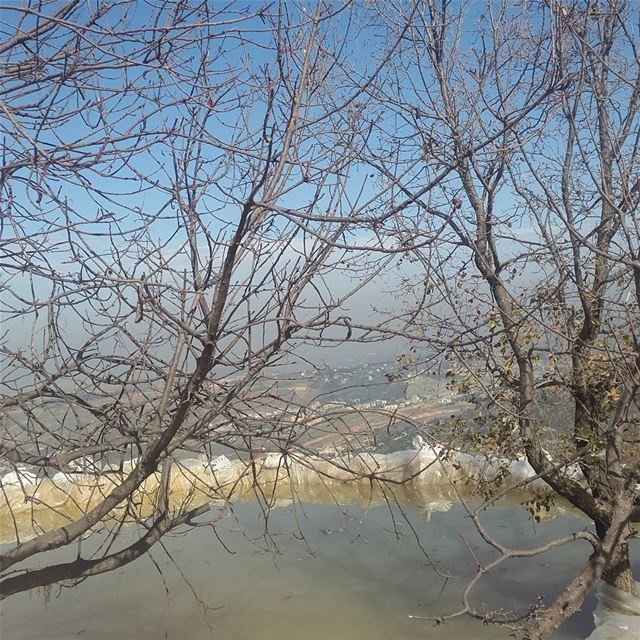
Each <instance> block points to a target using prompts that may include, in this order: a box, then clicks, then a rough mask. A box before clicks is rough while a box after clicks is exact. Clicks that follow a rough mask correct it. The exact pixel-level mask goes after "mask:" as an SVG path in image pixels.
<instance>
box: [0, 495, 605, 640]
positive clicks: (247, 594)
mask: <svg viewBox="0 0 640 640" xmlns="http://www.w3.org/2000/svg"><path fill="white" fill-rule="evenodd" d="M423 516H424V514H423V512H421V511H420V509H419V508H418V507H416V506H408V507H403V508H402V510H401V509H399V508H398V507H395V508H392V509H391V510H390V509H389V508H388V507H385V506H375V507H372V508H370V509H367V508H366V507H363V506H358V505H353V506H342V507H341V508H338V507H337V506H336V505H329V504H304V503H303V504H296V505H289V506H286V507H278V508H276V509H273V510H271V511H270V512H269V523H268V529H269V536H267V537H266V538H265V536H264V531H265V519H264V514H263V512H262V511H261V509H260V508H259V507H258V505H257V504H255V503H253V504H252V503H247V504H239V505H237V506H235V507H234V508H233V512H232V513H229V514H228V515H227V516H226V517H225V518H224V519H223V520H221V521H220V522H219V523H218V525H217V526H216V533H217V536H219V538H220V540H221V541H222V542H223V543H224V544H221V542H220V541H219V540H218V539H217V537H216V533H214V531H213V530H212V529H211V528H209V527H207V528H200V529H196V530H192V531H189V533H188V535H183V536H181V535H174V536H171V537H168V538H165V539H164V541H163V543H164V547H165V548H164V549H163V548H162V547H161V546H160V545H156V547H154V548H153V550H152V553H151V555H150V556H147V557H143V558H141V559H139V560H137V561H136V562H134V563H132V564H130V565H128V566H127V567H125V568H123V569H121V570H119V571H116V572H113V573H110V574H105V575H102V576H98V577H94V578H91V579H89V580H87V581H85V582H84V583H83V584H81V585H80V586H78V587H74V588H65V589H61V590H58V589H57V588H53V589H52V590H51V591H50V592H49V593H48V594H45V593H44V592H43V591H41V590H40V591H35V592H32V593H30V594H21V595H17V596H13V597H11V598H9V599H8V600H6V601H5V602H4V603H3V604H2V609H1V631H2V639H3V640H18V639H26V638H29V639H35V638H48V639H51V640H62V639H65V640H66V639H69V638H83V639H95V640H111V639H113V638H119V639H129V638H131V639H133V638H136V639H145V640H146V639H149V640H151V639H154V640H155V639H157V638H167V639H175V640H192V639H193V640H195V639H205V638H206V639H212V638H213V639H216V638H218V639H220V640H250V639H251V640H253V639H260V640H271V639H273V640H293V639H299V638H305V639H306V638H308V639H310V640H314V639H317V640H328V639H336V640H365V639H367V640H378V639H380V640H383V639H384V640H390V639H393V640H404V639H407V640H409V639H411V640H415V639H416V638H428V639H432V638H433V639H436V638H437V639H442V640H444V639H447V640H452V639H458V638H465V640H466V639H469V640H471V639H484V638H487V639H489V638H491V639H494V638H508V637H509V632H508V631H507V630H501V629H498V628H496V627H486V626H483V625H482V624H481V623H478V622H475V621H473V620H470V619H469V618H463V619H460V620H458V621H455V622H452V623H449V624H447V625H442V626H439V627H438V628H434V627H433V624H432V623H431V622H423V621H419V620H415V619H411V618H410V617H409V616H410V615H414V616H429V615H438V614H440V613H443V612H450V611H453V610H454V609H455V608H456V607H458V606H459V596H460V593H461V590H462V588H463V587H464V585H465V584H466V581H467V580H468V579H469V578H470V577H471V576H472V575H473V571H474V560H473V557H472V555H471V552H470V551H469V548H468V547H467V544H468V545H469V547H470V548H471V549H472V550H473V552H474V553H475V554H477V555H478V557H479V558H481V559H483V560H486V559H488V558H490V557H492V554H491V552H490V551H489V550H488V549H487V548H486V546H485V545H483V544H482V543H481V541H480V540H479V537H478V535H477V533H476V532H475V529H474V527H473V525H472V523H471V522H470V521H469V519H468V518H467V517H466V515H465V511H464V509H463V508H462V507H461V506H459V505H455V506H453V507H452V508H451V510H450V511H448V512H443V513H434V514H432V516H431V518H430V519H429V520H427V519H425V518H424V517H423ZM485 522H486V524H487V526H488V528H489V529H490V531H491V532H493V533H494V534H496V535H497V536H498V537H499V539H500V541H501V542H503V543H505V544H511V545H520V546H529V545H534V544H540V543H541V542H542V541H543V540H545V539H549V538H551V537H553V536H557V535H559V534H563V533H566V532H569V531H572V530H576V529H581V528H583V527H584V524H583V523H581V522H579V521H576V520H573V519H570V518H562V517H557V518H555V519H554V520H552V521H549V522H545V523H542V524H540V525H535V526H534V525H533V523H532V522H531V521H530V520H529V519H528V517H527V514H526V513H524V512H523V511H522V510H520V509H517V508H505V509H498V510H495V511H493V512H492V513H491V514H488V515H487V516H486V517H485ZM134 533H135V532H134V531H133V530H132V529H128V530H126V532H125V533H124V535H123V536H122V540H121V542H122V544H123V545H124V544H125V543H126V541H127V540H126V539H130V538H131V537H132V536H133V534H134ZM465 540H466V543H465ZM96 542H97V540H93V541H85V542H84V543H83V554H84V555H88V553H89V551H90V548H91V545H92V544H96ZM225 546H226V548H227V549H226V550H225ZM421 547H422V549H421ZM588 553H589V549H588V548H587V547H586V546H584V545H581V544H580V545H579V544H574V545H571V546H569V547H564V548H562V549H560V550H558V551H555V552H552V553H550V554H547V555H545V556H543V557H539V558H534V559H531V560H526V561H525V560H522V561H513V562H510V563H508V564H505V565H504V566H501V567H500V568H499V569H498V571H497V572H495V573H493V574H491V575H489V576H487V577H486V579H484V580H483V581H482V582H481V584H480V587H479V588H478V589H477V590H476V591H475V592H474V594H475V595H474V602H475V603H476V604H477V605H478V606H479V607H480V606H483V603H484V604H485V605H486V606H487V607H488V608H495V607H501V608H502V609H507V610H511V609H513V610H519V609H520V610H521V609H522V607H523V606H526V603H527V602H529V601H530V600H531V599H532V598H533V597H534V596H535V594H536V593H538V592H541V591H544V593H545V596H547V597H552V596H553V595H554V594H555V593H556V592H557V591H558V590H559V589H560V587H561V586H562V583H563V581H564V580H566V578H567V576H570V575H571V574H572V573H573V572H575V571H576V569H577V567H578V566H579V563H580V561H581V560H583V559H584V558H585V557H586V556H587V555H588ZM71 558H72V554H71V553H70V550H66V551H65V552H59V554H58V556H57V558H56V560H57V561H61V560H67V559H71ZM434 566H435V567H436V569H437V571H436V569H434ZM438 573H440V574H443V575H447V576H450V577H449V578H448V579H444V578H443V577H441V576H440V575H438ZM592 608H593V600H592V599H589V601H588V602H587V606H586V607H585V610H584V611H583V612H582V613H581V614H580V615H579V616H577V617H576V619H574V620H573V621H571V622H570V623H569V624H568V625H566V626H565V628H563V630H562V632H561V633H559V634H557V636H556V637H557V638H579V637H585V636H586V635H587V634H588V633H589V631H590V630H591V628H592V626H593V625H592V621H591V610H592Z"/></svg>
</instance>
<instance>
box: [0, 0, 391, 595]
mask: <svg viewBox="0 0 640 640" xmlns="http://www.w3.org/2000/svg"><path fill="white" fill-rule="evenodd" d="M360 28H361V23H360V22H359V21H358V20H356V19H355V18H354V15H353V6H352V5H351V3H350V2H344V3H337V4H335V5H328V4H327V5H325V3H323V2H322V1H319V2H318V3H316V5H315V6H314V7H309V6H307V4H306V3H300V4H299V5H294V4H293V3H285V4H281V5H276V4H275V3H272V4H268V3H267V4H264V5H251V4H250V5H242V4H241V3H237V4H236V3H233V2H232V3H229V4H227V5H225V4H220V5H218V4H217V3H213V6H212V4H211V3H208V2H201V3H200V2H198V3H185V2H182V1H179V0H176V1H172V0H171V1H170V0H167V1H163V2H160V3H146V2H145V3H140V2H133V1H131V2H129V1H123V2H113V3H98V4H95V5H93V4H92V3H80V2H77V1H76V0H72V1H70V2H67V3H65V4H60V3H58V2H40V3H36V4H32V3H26V4H16V5H15V6H12V7H9V8H4V9H3V22H2V43H1V44H0V53H1V54H2V69H3V78H4V81H3V85H2V88H1V89H0V123H1V124H0V126H1V127H2V136H3V140H4V147H3V148H4V152H3V162H2V172H1V177H0V180H1V185H0V186H1V190H2V207H3V211H2V241H1V242H2V245H1V246H2V257H1V263H2V268H3V276H2V285H1V286H2V307H3V308H2V313H3V317H4V324H3V331H4V334H3V336H2V358H3V362H2V371H3V379H2V385H3V386H2V393H3V395H2V425H3V430H2V440H1V443H0V457H1V460H2V463H3V466H4V467H5V473H6V471H8V470H10V469H13V472H12V474H13V475H11V474H9V475H10V476H11V477H12V478H13V480H11V482H10V484H11V486H7V483H6V482H5V484H4V485H3V486H2V488H1V489H2V493H3V495H4V497H5V499H7V500H8V498H7V495H8V493H7V492H8V491H9V489H11V490H15V489H16V487H19V488H20V489H22V490H23V492H22V493H23V494H24V495H23V497H21V498H20V502H21V503H22V504H23V506H24V503H27V504H28V505H30V509H31V512H30V513H31V515H30V518H31V521H32V526H31V530H30V531H31V533H30V536H29V537H28V539H22V538H21V531H22V529H21V526H19V525H18V523H17V522H16V519H15V514H13V516H12V513H11V502H10V501H8V502H7V504H8V512H7V513H5V514H4V516H5V517H6V519H7V520H8V521H11V519H12V517H13V522H14V538H15V539H16V543H15V545H14V546H11V547H10V548H7V549H5V550H4V552H3V554H2V556H1V557H0V570H1V571H2V576H3V579H2V580H1V581H0V594H2V595H3V596H4V597H6V596H7V595H10V594H12V593H16V592H19V591H23V590H25V589H29V588H32V587H34V586H40V585H47V584H50V583H51V582H54V581H59V580H63V579H83V578H85V577H88V576H91V575H95V574H97V573H101V572H104V571H108V570H111V569H113V568H116V567H118V566H121V565H123V564H126V563H128V562H130V561H132V560H134V559H135V558H137V557H139V556H140V555H141V554H142V553H144V552H145V551H146V550H147V549H148V548H149V547H150V546H151V545H153V544H154V543H155V542H157V541H158V540H159V539H160V538H161V536H162V535H164V534H165V533H166V532H168V531H170V530H172V529H174V528H175V527H176V526H179V525H184V524H190V523H191V524H193V523H194V518H195V517H196V516H199V515H201V514H203V513H204V512H205V511H206V510H207V509H208V506H207V504H208V502H211V501H213V500H216V499H217V500H226V499H228V498H229V496H230V495H232V493H233V489H234V487H233V486H232V487H226V488H225V491H221V490H220V488H219V487H216V486H209V487H200V489H199V490H200V492H201V493H202V492H204V493H205V494H206V495H207V497H208V501H205V504H202V500H200V501H199V502H198V503H197V504H196V503H194V502H193V501H189V500H187V501H185V502H184V503H180V504H178V505H176V504H174V502H175V501H174V502H172V497H171V478H172V477H173V476H172V474H174V475H175V472H176V471H175V469H176V467H175V465H176V460H177V459H179V458H180V457H183V458H184V456H185V454H188V452H194V453H200V454H203V457H204V458H205V459H206V460H210V459H213V458H215V455H216V453H218V454H219V453H220V452H221V450H222V449H221V447H224V448H225V449H224V450H225V451H227V452H228V451H234V452H236V453H237V455H238V456H239V457H240V458H241V459H242V460H243V461H244V463H245V476H246V479H247V480H248V482H249V484H251V480H252V478H253V477H254V476H255V473H256V466H255V458H256V455H257V453H258V452H261V451H264V450H265V449H266V450H269V451H274V450H275V451H277V452H281V453H283V454H289V453H291V452H293V451H295V448H296V446H302V445H301V444H300V443H301V437H302V436H303V435H304V429H305V426H304V422H303V421H302V420H301V416H303V409H304V407H301V406H295V405H294V404H292V403H291V398H289V397H280V396H279V395H278V393H279V392H278V389H277V388H276V387H275V386H274V385H273V383H272V378H270V374H269V371H272V370H273V368H274V367H277V366H280V365H286V364H291V363H295V362H296V361H298V362H299V360H296V358H298V357H299V356H298V355H297V352H296V348H297V346H298V345H300V344H311V345H314V346H322V345H323V344H325V343H327V344H330V345H331V346H336V345H339V344H341V343H342V342H344V341H345V340H348V339H350V338H352V329H351V326H350V323H349V319H348V318H345V316H344V313H343V312H341V309H342V308H343V307H344V305H345V302H346V301H348V300H349V299H350V298H351V297H352V296H353V295H355V294H356V293H357V292H358V291H359V290H360V289H361V288H362V287H363V286H365V285H366V283H367V282H369V281H370V280H371V279H372V278H373V277H375V275H376V274H377V273H379V272H381V271H382V270H383V269H384V268H385V266H386V265H387V264H388V263H389V261H390V260H393V259H395V258H394V256H395V254H396V253H397V252H398V251H400V249H399V248H398V246H397V242H396V239H395V237H394V236H392V235H390V234H387V237H388V238H389V240H390V241H389V243H388V244H389V246H388V247H387V249H388V250H387V253H384V251H385V246H380V247H379V249H380V250H381V251H382V252H383V253H382V258H381V259H380V258H377V259H376V260H375V261H374V260H370V259H369V257H368V256H369V252H370V249H371V246H370V245H369V244H367V243H365V244H364V245H363V246H359V245H358V232H359V229H361V228H363V227H366V226H367V225H370V224H372V222H374V221H375V218H376V215H377V214H371V213H369V212H368V208H367V207H368V206H369V202H370V201H373V200H375V198H376V194H377V193H378V192H377V191H376V187H374V186H370V185H369V184H368V182H367V180H368V178H367V177H366V174H361V173H359V172H358V171H357V170H355V169H354V166H355V165H354V163H355V161H356V160H357V157H358V153H357V148H358V145H359V139H360V138H359V129H358V126H357V123H358V119H359V118H360V116H359V113H360V111H361V110H362V105H360V106H358V105H357V99H358V96H360V95H362V93H363V89H362V87H366V86H367V84H368V83H371V81H372V79H373V78H374V77H375V76H376V75H377V74H378V73H380V69H381V68H382V67H381V65H379V66H377V67H375V68H372V69H371V70H369V71H367V70H366V69H364V68H363V69H364V70H362V69H361V78H362V81H361V83H360V85H359V84H358V83H356V84H354V82H353V81H351V80H350V70H351V66H350V65H351V62H352V60H351V58H350V56H352V54H353V50H354V47H355V46H357V43H358V39H357V30H358V29H360ZM350 29H352V30H353V31H350ZM350 34H353V35H350ZM350 37H351V38H352V40H351V42H352V43H353V44H351V45H345V44H344V43H343V40H344V39H345V38H347V41H349V38H350ZM394 42H395V44H394ZM394 42H392V43H391V45H390V46H391V48H392V49H393V47H395V46H396V45H397V43H398V42H399V37H396V38H395V41H394ZM359 110H360V111H359ZM345 114H350V115H349V117H345ZM382 188H386V187H382ZM346 257H348V259H349V266H348V267H347V266H346V264H345V263H346ZM22 465H31V466H32V467H35V468H36V469H37V472H36V473H33V474H32V475H29V473H30V472H27V471H25V470H24V467H23V466H22ZM180 468H181V469H183V468H184V466H182V467H180ZM60 473H61V474H63V479H64V478H65V477H68V476H71V477H74V474H75V476H76V477H78V478H79V480H78V482H80V483H83V482H84V483H87V482H89V483H90V484H91V485H92V489H91V490H92V491H93V492H94V493H92V494H91V497H90V499H88V501H86V502H85V503H84V504H78V505H77V509H75V510H74V509H71V510H70V511H68V512H65V513H64V514H58V516H59V517H57V519H55V526H54V527H52V528H51V529H50V530H44V531H43V530H42V528H43V527H42V525H41V523H40V521H39V519H38V512H39V509H41V508H44V507H47V504H46V500H39V498H38V496H39V495H40V494H38V493H37V490H34V489H33V487H37V486H38V485H39V484H41V483H43V482H45V481H46V482H50V481H51V482H53V484H54V486H56V482H57V480H56V474H60ZM64 474H67V475H66V476H64ZM92 477H93V478H94V480H91V481H88V480H87V478H89V479H90V478H92ZM105 477H106V478H107V479H109V480H108V482H107V483H106V485H105V484H100V483H101V482H102V480H100V479H101V478H105ZM153 478H155V479H156V480H157V483H156V485H154V488H153V492H150V491H149V490H148V489H147V488H148V487H149V486H150V485H149V483H150V481H151V479H153ZM27 480H28V481H29V483H30V486H31V487H32V489H30V490H27V488H26V486H24V485H25V484H26V481H27ZM194 485H195V481H194ZM94 490H95V491H94ZM255 491H256V492H259V491H260V488H259V487H258V486H255ZM141 492H142V495H143V496H146V497H143V498H142V499H141V501H140V499H139V496H140V495H141ZM136 496H137V497H136ZM7 500H5V502H6V501H7ZM43 502H44V503H43ZM49 506H51V505H49ZM23 511H24V509H23ZM50 511H54V512H55V510H54V509H53V510H52V509H50ZM114 514H115V515H114ZM114 517H115V524H114ZM126 520H134V521H138V522H139V523H140V524H141V525H142V526H143V527H144V533H143V535H142V536H141V537H140V539H139V540H138V541H137V542H135V543H134V544H133V545H131V546H129V547H128V548H126V549H124V550H120V551H117V552H113V551H111V550H110V549H111V545H106V546H105V547H104V549H105V551H104V553H102V554H101V555H100V557H98V558H93V559H91V560H87V559H83V558H79V559H78V560H77V561H75V562H71V563H66V564H62V565H59V564H54V565H51V564H47V563H48V562H49V561H48V560H47V557H48V556H47V552H49V551H52V550H54V549H56V548H59V547H62V546H65V545H69V544H71V543H73V542H74V541H78V540H81V539H82V537H83V536H84V535H85V534H87V533H88V532H90V531H95V530H97V529H98V528H106V529H107V530H109V531H110V532H111V535H113V537H114V538H115V536H116V535H117V531H118V528H119V527H120V526H121V524H122V522H124V521H126ZM29 558H33V559H34V560H35V561H37V562H39V563H40V568H38V569H34V570H29V571H27V570H25V569H18V571H17V572H14V571H13V569H12V568H13V567H14V565H16V564H17V563H19V562H22V561H25V560H28V559H29ZM7 572H10V573H11V575H9V574H8V573H7Z"/></svg>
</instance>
